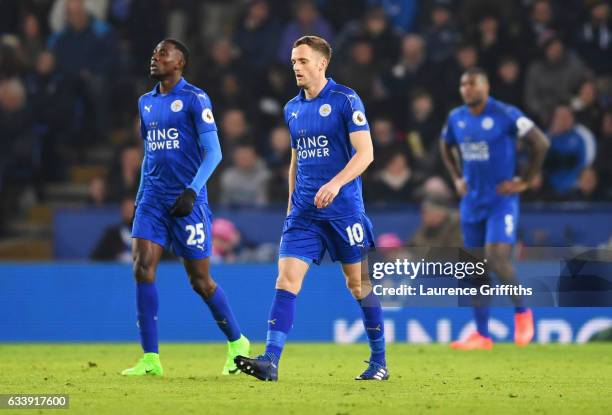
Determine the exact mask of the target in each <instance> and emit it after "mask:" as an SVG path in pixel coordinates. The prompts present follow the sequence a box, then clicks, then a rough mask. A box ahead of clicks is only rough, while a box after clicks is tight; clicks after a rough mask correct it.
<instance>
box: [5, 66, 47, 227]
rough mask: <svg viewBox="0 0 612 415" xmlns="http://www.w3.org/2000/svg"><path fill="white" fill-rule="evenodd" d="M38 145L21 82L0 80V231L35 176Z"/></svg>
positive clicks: (16, 79) (13, 212)
mask: <svg viewBox="0 0 612 415" xmlns="http://www.w3.org/2000/svg"><path fill="white" fill-rule="evenodd" d="M38 146H39V143H38V137H37V135H36V134H35V132H34V129H33V127H32V113H31V111H30V109H29V108H28V106H27V101H26V92H25V88H24V86H23V83H22V82H21V81H20V80H19V79H18V78H10V79H4V80H0V147H1V148H2V149H3V151H2V153H1V154H0V233H2V232H3V228H4V225H5V223H4V222H5V221H6V220H7V219H8V217H9V215H11V216H14V214H15V212H19V209H17V208H16V207H17V206H18V198H19V196H20V195H21V194H22V193H23V192H24V190H26V189H25V186H27V184H28V183H29V182H31V181H32V180H33V179H34V177H35V176H36V169H37V167H38V166H37V165H36V160H37V157H36V151H37V148H38Z"/></svg>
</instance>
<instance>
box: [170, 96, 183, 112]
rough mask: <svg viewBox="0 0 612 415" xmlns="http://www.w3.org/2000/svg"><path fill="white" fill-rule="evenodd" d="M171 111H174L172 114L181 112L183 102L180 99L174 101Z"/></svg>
mask: <svg viewBox="0 0 612 415" xmlns="http://www.w3.org/2000/svg"><path fill="white" fill-rule="evenodd" d="M170 109H171V110H172V112H179V111H180V110H182V109H183V101H181V100H180V99H177V100H175V101H173V102H172V104H170Z"/></svg>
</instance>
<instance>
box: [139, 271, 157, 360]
mask: <svg viewBox="0 0 612 415" xmlns="http://www.w3.org/2000/svg"><path fill="white" fill-rule="evenodd" d="M136 307H137V309H138V316H137V318H138V330H139V331H140V344H141V345H142V350H144V352H145V353H159V349H158V344H157V310H158V308H159V303H158V300H157V287H156V286H155V283H153V284H149V283H146V282H139V283H138V284H137V285H136Z"/></svg>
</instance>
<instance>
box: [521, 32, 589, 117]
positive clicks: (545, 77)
mask: <svg viewBox="0 0 612 415" xmlns="http://www.w3.org/2000/svg"><path fill="white" fill-rule="evenodd" d="M542 51H543V52H544V57H543V59H539V60H536V61H534V62H533V63H531V64H530V65H529V68H528V69H527V77H526V80H525V106H526V108H527V110H528V111H529V112H530V113H532V114H535V115H536V116H537V117H538V118H539V120H540V121H541V122H544V121H546V120H547V119H548V117H549V116H550V114H551V112H552V110H553V108H554V106H555V104H557V103H558V102H561V101H568V100H569V99H570V98H571V94H572V92H573V91H575V90H576V89H577V88H578V85H579V84H580V82H581V81H582V80H583V79H584V78H585V77H586V75H587V74H588V70H587V68H586V67H585V66H584V64H583V63H582V61H581V60H580V59H579V58H578V57H577V56H576V55H575V54H574V53H573V52H572V51H570V50H567V49H566V48H565V45H564V43H563V41H562V40H561V39H560V38H558V37H553V38H550V39H548V40H547V42H546V43H545V44H544V46H543V48H542Z"/></svg>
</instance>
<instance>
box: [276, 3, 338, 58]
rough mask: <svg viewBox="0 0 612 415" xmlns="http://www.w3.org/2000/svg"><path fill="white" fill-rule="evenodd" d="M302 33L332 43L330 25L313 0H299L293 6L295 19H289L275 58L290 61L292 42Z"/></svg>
mask: <svg viewBox="0 0 612 415" xmlns="http://www.w3.org/2000/svg"><path fill="white" fill-rule="evenodd" d="M304 35H317V36H321V37H323V38H325V39H326V40H327V41H328V42H330V43H333V40H334V39H333V33H332V28H331V25H330V24H329V22H328V21H327V20H325V18H323V17H322V16H320V15H319V11H318V10H317V6H316V4H315V2H314V1H313V0H299V1H298V2H297V4H296V6H295V19H294V20H292V21H290V22H289V23H288V24H287V26H286V27H285V30H284V31H283V34H282V36H281V39H280V46H279V49H278V53H277V55H276V58H277V59H278V61H279V62H281V63H284V64H286V65H289V64H290V61H291V49H293V42H295V41H296V40H297V39H299V38H300V37H302V36H304Z"/></svg>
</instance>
